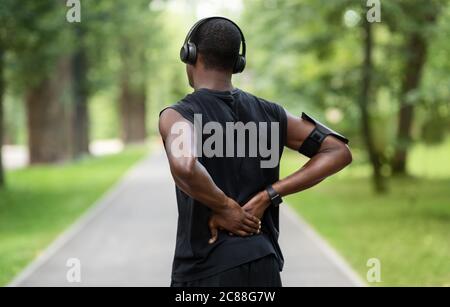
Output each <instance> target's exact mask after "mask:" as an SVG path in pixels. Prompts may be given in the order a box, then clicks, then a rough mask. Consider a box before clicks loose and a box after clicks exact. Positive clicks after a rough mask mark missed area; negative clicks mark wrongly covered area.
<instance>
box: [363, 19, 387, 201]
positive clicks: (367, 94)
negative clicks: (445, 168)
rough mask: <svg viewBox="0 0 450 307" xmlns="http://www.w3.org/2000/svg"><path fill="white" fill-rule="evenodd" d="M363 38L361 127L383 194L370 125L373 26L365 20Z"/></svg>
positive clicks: (376, 179)
mask: <svg viewBox="0 0 450 307" xmlns="http://www.w3.org/2000/svg"><path fill="white" fill-rule="evenodd" d="M362 34H363V35H362V36H363V44H362V45H363V64H362V67H361V77H362V78H361V94H360V98H359V108H360V113H361V115H360V125H361V132H362V135H363V139H364V143H365V146H366V148H367V153H368V156H369V160H370V163H371V164H372V169H373V181H374V186H375V189H376V191H377V192H379V193H382V192H385V191H386V184H385V182H384V180H383V176H382V174H381V167H382V163H381V159H380V154H379V153H378V152H377V149H376V146H375V142H374V137H373V130H372V126H371V124H370V122H371V118H370V116H369V108H368V107H369V104H370V100H371V97H372V93H371V87H372V75H373V72H372V70H373V61H372V53H373V34H372V24H371V23H370V22H369V21H367V20H366V19H365V18H363V21H362Z"/></svg>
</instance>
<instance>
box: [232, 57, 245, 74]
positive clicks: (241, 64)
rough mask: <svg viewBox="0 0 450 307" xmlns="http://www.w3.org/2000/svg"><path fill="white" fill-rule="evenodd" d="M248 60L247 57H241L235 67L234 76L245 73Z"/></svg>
mask: <svg viewBox="0 0 450 307" xmlns="http://www.w3.org/2000/svg"><path fill="white" fill-rule="evenodd" d="M245 64H246V60H245V57H244V56H242V55H239V56H238V58H237V61H236V64H235V65H234V70H233V73H234V74H238V73H241V72H243V71H244V69H245Z"/></svg>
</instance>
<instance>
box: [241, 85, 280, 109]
mask: <svg viewBox="0 0 450 307" xmlns="http://www.w3.org/2000/svg"><path fill="white" fill-rule="evenodd" d="M241 93H242V95H245V96H246V98H247V99H246V100H247V101H248V102H250V103H252V104H254V105H258V106H259V107H261V108H263V109H265V110H266V111H269V112H276V113H279V112H282V111H284V108H283V107H282V106H281V105H280V104H278V103H276V102H273V101H270V100H268V99H265V98H262V97H260V96H257V95H254V94H252V93H250V92H246V91H242V90H241Z"/></svg>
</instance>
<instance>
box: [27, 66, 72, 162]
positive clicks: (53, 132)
mask: <svg viewBox="0 0 450 307" xmlns="http://www.w3.org/2000/svg"><path fill="white" fill-rule="evenodd" d="M69 74H70V61H69V59H67V58H62V59H60V60H58V63H57V65H56V69H55V72H54V73H53V74H52V75H51V76H47V77H46V78H44V79H42V80H41V81H40V82H39V83H38V84H36V85H35V86H33V87H31V88H30V89H29V90H28V91H27V95H26V109H27V126H28V148H29V155H30V163H31V164H37V163H54V162H58V161H62V160H65V159H67V158H68V157H69V145H70V142H69V141H68V139H70V138H69V137H68V136H69V129H68V126H69V125H68V120H67V112H66V108H65V106H64V104H63V102H62V100H61V96H62V93H63V91H64V90H65V89H66V86H67V80H68V77H69Z"/></svg>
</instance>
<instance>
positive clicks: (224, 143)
mask: <svg viewBox="0 0 450 307" xmlns="http://www.w3.org/2000/svg"><path fill="white" fill-rule="evenodd" d="M241 44H242V53H240V46H241ZM245 48H246V47H245V39H244V36H243V34H242V32H241V30H240V29H239V27H238V26H237V25H236V24H234V23H233V22H232V21H230V20H228V19H226V18H222V17H212V18H208V19H204V20H201V21H200V22H198V23H197V24H196V25H194V27H193V29H191V31H190V32H189V34H188V35H187V37H186V41H185V43H184V45H183V47H182V49H181V53H180V56H181V59H182V61H183V62H185V63H186V64H187V66H186V69H187V76H188V79H189V84H190V86H191V87H193V88H194V92H193V93H192V94H189V95H187V96H186V97H185V98H183V99H182V100H181V101H180V102H178V103H177V104H174V105H172V106H170V107H168V108H166V109H164V110H163V111H161V113H160V121H159V129H160V134H161V136H162V139H163V141H164V144H165V150H166V153H167V157H168V160H169V164H170V170H171V173H172V176H173V178H174V181H175V183H176V195H177V202H178V212H179V218H178V231H177V242H176V249H175V257H174V261H173V272H172V286H175V287H180V286H188V287H196V286H266V287H270V286H274V287H278V286H281V280H280V271H281V269H282V267H283V256H282V253H281V250H280V247H279V245H278V231H279V225H278V215H279V207H278V205H279V204H280V202H281V197H283V196H286V195H289V194H292V193H297V192H299V191H302V190H305V189H307V188H310V187H312V186H314V185H315V184H317V183H319V182H320V181H322V180H323V179H325V178H326V177H328V176H330V175H332V174H334V173H336V172H338V171H339V170H341V169H342V168H344V167H345V166H346V165H348V164H349V163H350V162H351V159H352V158H351V153H350V151H349V149H348V147H347V145H346V139H345V138H343V137H342V136H340V135H339V134H337V133H335V132H334V131H332V130H329V129H327V128H326V127H324V126H322V125H321V124H320V123H316V122H315V121H314V120H313V119H311V118H310V117H308V116H307V115H305V114H304V116H302V117H301V118H300V117H297V116H293V115H291V114H289V113H288V112H286V111H285V110H284V109H283V108H282V107H281V106H279V105H277V104H274V103H271V102H268V101H266V100H264V99H261V98H258V97H255V96H253V95H251V94H249V93H246V92H244V91H242V90H240V89H237V88H234V87H233V85H232V82H231V77H232V74H233V73H237V72H241V71H242V70H243V69H244V67H245V52H246V51H245ZM199 119H200V121H199ZM215 124H216V125H215ZM217 124H218V125H217ZM257 124H258V125H259V126H257ZM233 125H234V127H235V128H237V129H235V130H229V129H228V128H229V127H233ZM255 127H257V128H255ZM222 128H223V129H222ZM251 128H255V129H257V133H253V132H254V131H253V132H252V131H251V130H252V129H251ZM215 130H217V131H220V132H221V133H222V134H223V135H222V136H221V135H218V134H217V133H216V132H217V131H215ZM199 131H200V135H199V134H198V133H199ZM242 132H244V133H243V134H242ZM240 133H241V135H240V136H239V134H240ZM321 133H322V134H321ZM255 137H256V140H255ZM211 138H213V140H211ZM252 138H253V139H252ZM213 143H214V144H213ZM213 145H214V146H213ZM241 145H243V146H242V147H240V146H241ZM263 145H267V146H266V147H264V146H263ZM284 146H286V147H288V148H290V149H293V150H295V151H300V152H301V153H303V154H305V155H307V156H309V157H311V159H310V160H309V161H308V163H306V164H305V165H304V166H303V167H301V168H300V169H299V170H298V171H296V172H295V173H293V174H291V175H290V176H288V177H287V178H284V179H282V180H279V160H280V157H281V154H282V152H283V147H284ZM256 147H258V148H259V149H260V150H259V152H258V153H256V154H255V148H256ZM208 148H209V149H208ZM239 148H241V149H239ZM262 149H265V151H264V150H262ZM203 151H205V152H203ZM211 152H212V154H211ZM268 152H270V153H271V156H272V157H268V155H267V153H268ZM273 156H274V157H275V158H276V163H275V164H274V165H270V163H266V164H264V162H267V160H270V159H272V158H273ZM268 165H269V166H268Z"/></svg>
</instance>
